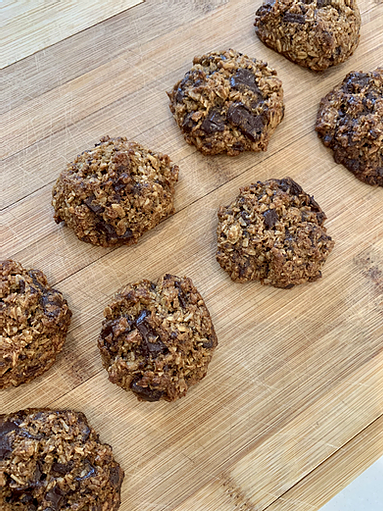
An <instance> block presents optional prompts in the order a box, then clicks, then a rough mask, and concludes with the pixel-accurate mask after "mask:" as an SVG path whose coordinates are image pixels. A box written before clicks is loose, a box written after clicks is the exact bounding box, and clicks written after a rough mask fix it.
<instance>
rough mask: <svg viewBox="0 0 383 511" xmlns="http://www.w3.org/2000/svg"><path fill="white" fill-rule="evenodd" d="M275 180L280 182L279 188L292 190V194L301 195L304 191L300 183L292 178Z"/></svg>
mask: <svg viewBox="0 0 383 511" xmlns="http://www.w3.org/2000/svg"><path fill="white" fill-rule="evenodd" d="M275 181H276V182H277V183H278V185H279V188H280V189H281V190H283V191H284V192H290V193H291V194H292V195H301V194H302V193H303V190H302V188H301V187H300V186H299V184H298V183H296V182H295V181H293V180H292V179H290V178H285V179H276V180H275Z"/></svg>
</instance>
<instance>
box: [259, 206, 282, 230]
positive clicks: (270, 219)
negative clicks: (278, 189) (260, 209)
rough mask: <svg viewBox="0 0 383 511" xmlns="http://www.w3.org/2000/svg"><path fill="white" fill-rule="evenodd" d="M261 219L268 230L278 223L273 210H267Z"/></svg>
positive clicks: (276, 215)
mask: <svg viewBox="0 0 383 511" xmlns="http://www.w3.org/2000/svg"><path fill="white" fill-rule="evenodd" d="M263 218H264V220H265V226H266V227H267V228H268V229H272V228H273V227H274V226H275V224H276V222H277V221H278V219H279V216H278V213H277V212H276V211H275V209H268V210H267V211H265V212H264V213H263Z"/></svg>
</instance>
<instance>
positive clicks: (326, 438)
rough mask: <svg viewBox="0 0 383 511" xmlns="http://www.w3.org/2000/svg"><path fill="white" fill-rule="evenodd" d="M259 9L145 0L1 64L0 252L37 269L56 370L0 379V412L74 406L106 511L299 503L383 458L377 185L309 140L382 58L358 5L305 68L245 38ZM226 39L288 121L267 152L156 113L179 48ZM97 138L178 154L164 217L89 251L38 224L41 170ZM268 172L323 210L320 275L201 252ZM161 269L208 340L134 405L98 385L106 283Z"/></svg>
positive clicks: (185, 54) (379, 13)
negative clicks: (256, 274)
mask: <svg viewBox="0 0 383 511" xmlns="http://www.w3.org/2000/svg"><path fill="white" fill-rule="evenodd" d="M94 3H95V4H98V3H100V2H97V1H96V0H95V2H94ZM101 3H102V4H103V5H104V6H105V4H110V5H111V4H112V3H113V2H101ZM259 4H260V2H259V1H254V0H252V1H250V0H232V1H225V0H210V1H209V0H206V1H204V0H194V1H193V2H174V1H171V0H167V1H163V2H156V1H155V0H147V1H146V2H144V3H141V4H140V5H137V6H135V7H133V8H132V9H129V10H125V11H124V12H121V13H120V14H118V15H116V16H113V17H109V16H108V13H107V12H106V14H105V15H104V21H102V22H100V23H98V24H96V25H94V26H92V27H90V28H88V29H86V30H83V31H82V32H79V33H77V34H75V35H73V36H72V37H69V38H67V39H65V40H61V41H60V42H58V43H57V44H54V45H53V46H50V47H48V48H46V49H43V50H41V51H39V52H37V53H35V54H33V55H30V56H28V57H26V58H24V59H23V60H21V61H19V62H16V63H14V64H12V65H10V66H8V67H6V68H5V69H4V71H3V76H4V77H5V84H6V85H7V90H6V92H5V94H4V96H3V97H4V98H5V101H4V104H3V107H2V108H3V110H4V113H3V120H4V128H3V130H2V136H3V140H4V144H3V146H4V149H5V152H4V153H5V154H4V157H5V166H4V168H5V173H4V177H3V183H4V188H5V193H4V194H3V198H2V207H3V208H4V209H3V213H2V223H3V235H2V239H3V254H2V257H7V258H13V259H16V260H18V261H20V262H21V263H22V264H23V265H24V266H26V267H29V268H30V267H33V268H39V269H41V270H42V271H44V273H45V274H46V275H47V276H48V279H49V281H50V282H51V283H52V284H54V286H55V287H57V289H59V290H60V291H62V293H63V294H64V295H65V297H66V298H67V299H68V302H69V304H70V307H71V309H72V311H73V319H72V324H71V328H70V333H69V335H68V339H67V342H66V344H65V347H64V350H63V352H62V353H61V354H60V356H59V357H58V360H57V363H56V364H55V365H54V367H53V368H52V369H51V370H50V371H49V372H48V373H46V374H45V375H44V376H42V377H40V378H37V379H36V380H35V381H33V382H32V383H30V384H28V385H22V386H21V387H18V388H12V389H8V390H6V391H2V392H1V395H0V399H1V411H2V412H8V411H15V410H17V409H21V408H25V407H32V406H33V407H57V408H73V409H76V410H81V411H83V412H84V413H85V414H86V415H87V417H88V418H89V420H90V422H91V424H92V425H93V426H94V427H95V428H96V429H97V430H98V431H99V432H100V435H101V439H102V440H103V441H105V442H108V443H110V444H111V445H112V446H113V450H114V453H115V457H116V459H117V461H119V462H120V464H121V465H122V467H123V469H124V470H125V474H126V476H125V481H124V484H123V489H122V505H121V511H130V510H143V509H144V510H153V511H154V510H155V511H157V510H158V511H159V510H164V511H165V510H166V511H168V510H172V511H195V510H203V511H213V510H219V511H234V510H239V509H241V510H264V509H266V508H268V509H269V510H272V511H277V510H278V511H279V510H282V509H283V510H284V511H285V510H307V511H309V510H310V511H312V510H315V509H318V508H319V507H320V506H321V505H323V504H324V502H326V501H327V500H328V499H329V498H330V497H331V496H333V495H334V494H335V493H336V492H337V491H339V489H341V488H342V487H343V486H344V485H345V484H347V482H348V481H350V480H351V479H352V478H353V477H355V476H356V475H358V473H359V472H360V471H362V470H363V469H364V468H366V467H367V466H368V465H369V464H370V463H372V462H373V461H374V460H375V459H377V458H378V457H379V456H381V455H382V454H383V418H382V414H383V189H382V188H376V187H375V188H374V187H371V186H368V185H366V184H363V183H361V182H359V181H358V180H357V179H355V178H354V177H353V176H352V174H351V173H350V172H348V171H347V170H346V169H345V168H344V167H343V166H341V165H336V164H335V163H334V161H333V158H332V154H331V152H330V151H329V150H327V149H326V148H325V147H324V146H323V145H322V144H321V142H320V141H319V139H318V137H317V135H316V134H315V132H314V123H315V116H316V111H317V108H318V104H319V101H320V99H321V98H322V97H323V96H324V95H325V94H326V93H327V92H328V91H329V90H330V89H331V88H332V87H334V86H335V85H336V84H337V83H339V82H340V81H342V80H343V78H344V76H345V75H346V74H347V73H348V72H349V71H352V70H357V71H359V70H363V71H367V70H372V69H375V68H376V67H377V66H378V65H382V64H383V5H382V2H381V1H379V0H378V1H376V0H375V1H373V0H361V1H360V2H359V5H360V8H361V12H362V22H363V25H362V29H361V40H360V45H359V47H358V49H357V50H356V52H355V54H354V55H353V56H352V57H351V58H350V59H349V60H348V61H347V62H346V63H344V64H343V65H341V66H338V67H336V68H334V69H330V70H328V71H326V72H324V73H313V72H310V71H308V70H305V69H301V68H299V67H298V66H296V65H294V64H292V63H290V62H288V61H287V60H286V59H284V58H283V57H281V56H279V55H278V54H276V53H274V52H273V51H271V50H269V49H268V48H266V47H265V46H264V45H263V44H262V43H261V42H260V41H259V40H258V39H257V38H256V36H255V34H254V28H253V19H254V12H255V10H256V9H257V7H258V6H259ZM112 14H115V12H113V13H112ZM112 14H111V15H112ZM105 18H109V19H105ZM27 19H28V18H27ZM99 21H100V20H99ZM227 47H232V48H235V49H237V50H238V51H241V52H243V53H246V54H248V55H249V56H251V57H257V58H260V59H264V60H266V61H267V62H268V63H269V64H270V65H271V66H273V67H275V68H276V69H277V71H278V76H279V77H280V78H281V79H282V82H283V88H284V91H285V105H286V116H285V119H284V120H283V121H282V123H281V125H280V126H279V127H278V129H277V131H276V132H275V134H274V136H273V138H272V140H271V142H270V145H269V149H268V151H267V152H265V153H262V154H259V153H252V154H243V155H241V156H239V157H236V158H229V157H226V156H216V157H204V156H203V155H202V154H200V153H198V152H196V150H195V149H194V148H193V147H191V146H188V145H187V144H186V143H185V142H184V140H183V137H182V136H181V134H180V132H179V130H178V128H177V126H176V125H175V122H174V121H173V119H172V116H171V114H170V111H169V108H168V100H167V97H166V94H165V91H167V90H170V89H171V87H172V86H173V84H174V83H175V82H176V81H177V80H178V79H180V78H181V77H182V76H183V74H184V73H185V72H186V71H187V70H188V68H189V67H190V65H191V61H192V58H193V56H194V55H198V54H201V53H204V52H206V51H209V50H212V49H221V48H227ZM104 134H109V135H111V136H118V135H125V136H127V137H128V138H131V139H134V140H137V141H138V142H141V143H143V144H144V145H147V146H149V147H151V148H153V149H155V150H160V151H163V152H166V153H168V154H169V155H170V156H171V158H172V160H173V161H175V162H176V163H178V164H179V166H180V180H179V183H178V185H177V188H176V213H175V214H174V216H173V217H172V218H170V219H169V220H167V221H165V222H163V223H162V224H161V225H159V226H158V227H157V228H156V229H154V230H153V231H151V232H150V233H148V234H146V235H145V236H144V237H143V238H142V239H141V241H140V242H139V243H138V244H137V245H136V246H133V247H121V248H117V249H114V250H111V249H103V248H100V247H93V246H91V245H88V244H85V243H83V242H81V241H79V240H77V238H76V237H75V236H74V234H73V233H72V232H71V230H69V229H68V228H66V227H63V226H62V225H60V226H58V225H56V224H55V223H54V221H53V215H52V208H51V206H50V198H51V189H52V184H53V182H54V181H55V180H56V178H57V177H58V175H59V173H60V171H61V170H62V169H63V168H64V167H65V165H66V163H67V162H68V161H70V160H71V159H73V158H74V157H75V156H76V155H77V154H78V153H79V152H81V151H83V150H85V149H87V148H89V147H91V146H92V145H93V144H94V143H95V142H97V141H98V140H99V138H100V137H101V136H102V135H104ZM4 135H5V136H4ZM286 176H291V177H292V178H293V179H294V180H296V181H297V182H298V183H299V184H301V186H302V187H303V188H304V190H305V191H307V192H308V193H310V194H313V195H314V196H315V199H316V200H317V201H318V202H319V204H320V205H321V207H322V208H323V209H324V211H325V212H326V214H327V216H328V220H327V227H328V232H329V234H330V235H331V236H332V237H333V238H334V240H335V243H336V244H335V248H334V251H333V253H332V254H331V255H330V257H329V259H328V261H327V263H326V265H325V267H324V270H323V278H322V279H320V280H319V281H317V282H315V283H311V284H307V285H301V286H298V287H296V288H294V289H291V290H281V289H275V288H271V287H263V286H261V285H260V284H259V283H249V284H235V283H233V282H232V281H231V280H230V278H229V277H228V275H227V274H226V273H225V272H224V271H223V270H222V269H221V268H220V266H219V265H218V263H217V262H216V260H215V244H216V239H215V230H216V225H217V208H218V207H219V205H220V204H227V203H228V202H229V201H231V200H232V199H233V198H234V197H235V196H236V194H237V192H238V189H239V187H240V186H244V185H248V184H250V183H251V182H254V181H256V180H264V179H268V178H271V177H273V178H283V177H286ZM163 273H173V274H175V275H187V276H190V277H191V278H192V279H193V281H194V283H195V284H196V286H197V288H198V289H199V290H200V292H201V294H202V295H203V296H204V298H205V300H206V303H207V305H208V307H209V309H210V312H211V315H212V318H213V321H214V324H215V326H216V331H217V335H218V339H219V346H218V349H217V351H216V353H215V355H214V357H213V360H212V362H211V365H210V367H209V372H208V375H207V377H206V378H205V379H204V380H203V381H202V382H200V383H199V384H198V385H196V386H195V387H194V388H192V389H190V391H189V392H188V395H187V396H186V397H184V398H182V399H181V400H179V401H177V402H175V403H165V402H160V403H140V402H138V401H137V400H136V398H135V397H134V396H133V395H132V394H131V393H127V392H124V391H123V390H122V389H120V388H118V387H117V386H115V385H112V384H111V383H109V381H108V379H107V374H106V372H105V371H104V370H103V368H102V365H101V360H100V356H99V353H98V348H97V344H96V342H97V336H98V333H99V331H100V327H101V321H102V317H103V309H104V307H105V305H106V304H107V303H108V301H109V300H110V299H111V297H112V296H113V294H114V292H115V291H116V290H117V289H118V288H119V287H120V286H122V285H124V284H125V283H128V282H131V281H137V280H140V279H142V278H148V279H152V280H155V279H157V278H158V277H159V276H160V275H162V274H163Z"/></svg>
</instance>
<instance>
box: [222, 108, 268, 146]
mask: <svg viewBox="0 0 383 511" xmlns="http://www.w3.org/2000/svg"><path fill="white" fill-rule="evenodd" d="M227 118H228V120H229V121H230V122H231V123H232V124H233V125H234V126H238V128H239V129H240V130H241V131H242V133H243V134H244V135H246V136H248V137H249V138H250V139H251V140H253V141H255V140H256V138H257V137H259V136H260V135H261V134H262V128H263V120H262V117H261V116H260V115H253V114H252V113H251V112H249V111H248V110H247V109H246V107H245V106H244V105H243V104H242V103H233V104H232V105H231V106H230V108H229V110H228V112H227Z"/></svg>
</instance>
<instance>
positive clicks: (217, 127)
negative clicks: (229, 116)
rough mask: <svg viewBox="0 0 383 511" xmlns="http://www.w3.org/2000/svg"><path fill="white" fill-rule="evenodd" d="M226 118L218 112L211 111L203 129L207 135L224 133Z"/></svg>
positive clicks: (203, 124)
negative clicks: (218, 132)
mask: <svg viewBox="0 0 383 511" xmlns="http://www.w3.org/2000/svg"><path fill="white" fill-rule="evenodd" d="M224 121H225V117H224V116H222V115H221V114H220V113H219V112H218V110H211V111H210V112H209V115H208V116H207V117H206V119H205V120H204V121H203V123H202V124H201V129H202V130H203V131H204V132H205V133H207V134H209V135H210V134H212V133H215V132H217V131H224V130H225V122H224Z"/></svg>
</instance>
